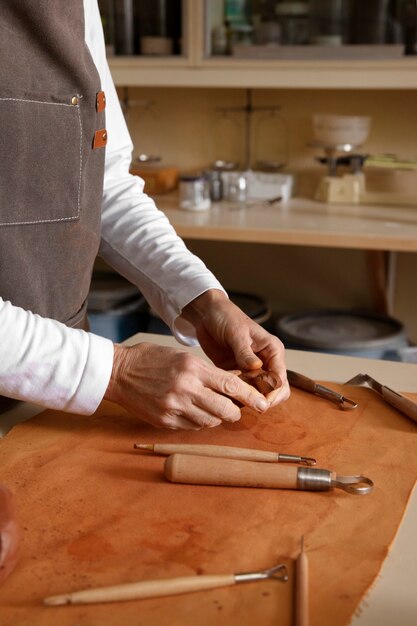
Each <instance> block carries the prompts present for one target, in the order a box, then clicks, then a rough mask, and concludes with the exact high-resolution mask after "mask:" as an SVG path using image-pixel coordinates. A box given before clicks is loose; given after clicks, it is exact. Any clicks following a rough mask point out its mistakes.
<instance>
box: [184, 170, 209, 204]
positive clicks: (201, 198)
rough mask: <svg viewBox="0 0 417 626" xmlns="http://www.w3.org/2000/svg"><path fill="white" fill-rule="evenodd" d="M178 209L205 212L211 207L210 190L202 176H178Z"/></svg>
mask: <svg viewBox="0 0 417 626" xmlns="http://www.w3.org/2000/svg"><path fill="white" fill-rule="evenodd" d="M179 189H180V208H181V209H184V210H186V211H206V210H207V209H209V208H210V206H211V201H210V188H209V184H208V180H207V178H205V177H204V176H200V175H196V176H186V175H183V176H180V179H179Z"/></svg>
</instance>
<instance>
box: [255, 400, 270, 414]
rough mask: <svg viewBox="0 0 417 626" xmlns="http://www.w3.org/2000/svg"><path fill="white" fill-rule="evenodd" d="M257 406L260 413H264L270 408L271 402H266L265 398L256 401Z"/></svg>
mask: <svg viewBox="0 0 417 626" xmlns="http://www.w3.org/2000/svg"><path fill="white" fill-rule="evenodd" d="M255 406H256V408H257V409H258V411H262V413H263V412H264V411H266V410H267V409H268V408H269V402H268V400H265V398H259V400H257V401H256V404H255Z"/></svg>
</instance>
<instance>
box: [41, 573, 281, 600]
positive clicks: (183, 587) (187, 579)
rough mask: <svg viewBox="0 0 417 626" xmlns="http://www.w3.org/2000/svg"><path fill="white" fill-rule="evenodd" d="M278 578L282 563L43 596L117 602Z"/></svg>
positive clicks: (54, 598) (279, 578)
mask: <svg viewBox="0 0 417 626" xmlns="http://www.w3.org/2000/svg"><path fill="white" fill-rule="evenodd" d="M266 579H270V580H278V581H280V582H287V580H288V572H287V568H286V566H285V565H283V564H279V565H275V566H274V567H270V568H269V569H265V570H262V571H260V572H248V573H246V574H218V575H208V576H200V575H197V576H183V577H179V578H166V579H162V580H144V581H140V582H136V583H126V584H122V585H113V586H112V587H98V588H97V589H83V590H82V591H74V592H73V593H64V594H61V595H56V596H49V597H48V598H45V599H44V601H43V602H44V604H46V605H47V606H63V605H65V604H93V603H97V602H120V601H123V600H144V599H145V598H161V597H164V596H175V595H179V594H182V593H190V592H192V591H201V590H203V589H216V588H219V587H229V586H230V585H236V584H240V583H249V582H254V581H257V580H266Z"/></svg>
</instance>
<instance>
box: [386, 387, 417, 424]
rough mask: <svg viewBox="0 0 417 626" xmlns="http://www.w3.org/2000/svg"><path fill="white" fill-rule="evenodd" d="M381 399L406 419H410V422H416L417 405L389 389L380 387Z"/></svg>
mask: <svg viewBox="0 0 417 626" xmlns="http://www.w3.org/2000/svg"><path fill="white" fill-rule="evenodd" d="M381 393H382V397H383V398H384V400H385V401H386V402H388V403H389V404H390V405H391V406H393V407H395V408H396V409H398V410H399V411H401V413H404V415H407V417H410V418H411V419H412V420H414V421H415V422H417V403H416V402H413V401H412V400H409V399H408V398H406V397H405V396H402V395H400V394H399V393H396V392H395V391H392V389H390V388H389V387H385V386H382V389H381Z"/></svg>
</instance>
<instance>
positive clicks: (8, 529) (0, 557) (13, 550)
mask: <svg viewBox="0 0 417 626" xmlns="http://www.w3.org/2000/svg"><path fill="white" fill-rule="evenodd" d="M19 539H20V531H19V526H18V523H17V514H16V506H15V503H14V498H13V495H12V493H11V491H9V489H8V488H7V487H5V486H4V485H0V583H1V582H3V580H5V579H6V578H7V576H8V575H9V574H10V573H11V572H12V570H13V569H14V567H15V565H16V563H17V558H18V549H19Z"/></svg>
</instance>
